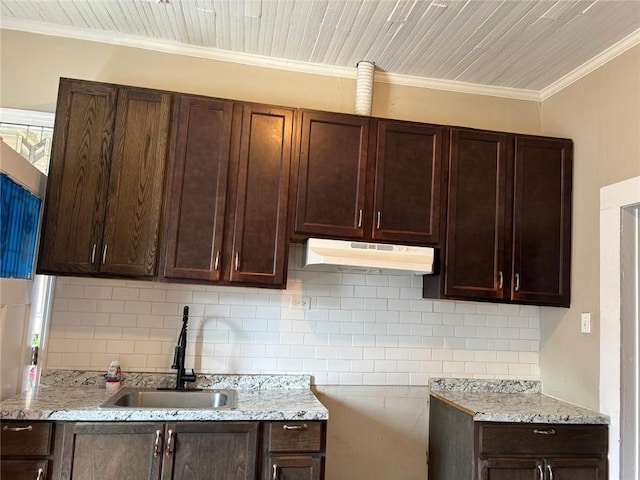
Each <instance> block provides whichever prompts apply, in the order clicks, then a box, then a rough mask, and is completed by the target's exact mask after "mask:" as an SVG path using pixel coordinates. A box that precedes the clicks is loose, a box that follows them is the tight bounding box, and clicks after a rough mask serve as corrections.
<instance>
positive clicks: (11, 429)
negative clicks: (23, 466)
mask: <svg viewBox="0 0 640 480" xmlns="http://www.w3.org/2000/svg"><path fill="white" fill-rule="evenodd" d="M52 429H53V425H52V424H51V423H48V422H45V423H39V422H2V429H1V430H2V432H1V437H0V439H1V442H0V443H2V455H3V456H5V455H49V452H50V451H51V432H52Z"/></svg>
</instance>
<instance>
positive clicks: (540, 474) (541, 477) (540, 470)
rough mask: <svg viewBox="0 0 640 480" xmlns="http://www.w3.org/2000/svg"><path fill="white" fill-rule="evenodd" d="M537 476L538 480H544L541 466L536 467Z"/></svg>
mask: <svg viewBox="0 0 640 480" xmlns="http://www.w3.org/2000/svg"><path fill="white" fill-rule="evenodd" d="M538 476H539V477H540V480H544V470H543V469H542V465H538Z"/></svg>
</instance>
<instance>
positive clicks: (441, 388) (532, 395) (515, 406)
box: [429, 378, 609, 424]
mask: <svg viewBox="0 0 640 480" xmlns="http://www.w3.org/2000/svg"><path fill="white" fill-rule="evenodd" d="M429 387H430V392H431V395H432V396H433V397H435V398H438V399H440V400H442V401H444V402H446V403H448V404H449V405H451V406H453V407H455V408H457V409H459V410H461V411H464V412H465V413H467V414H469V415H471V416H473V420H474V421H476V422H513V423H553V424H556V423H559V424H562V423H566V424H608V423H609V417H608V416H607V415H604V414H601V413H598V412H594V411H592V410H588V409H586V408H582V407H578V406H576V405H573V404H571V403H567V402H563V401H562V400H558V399H557V398H554V397H551V396H549V395H545V394H543V393H542V385H541V383H540V382H536V381H511V380H468V379H441V378H434V379H431V380H430V382H429Z"/></svg>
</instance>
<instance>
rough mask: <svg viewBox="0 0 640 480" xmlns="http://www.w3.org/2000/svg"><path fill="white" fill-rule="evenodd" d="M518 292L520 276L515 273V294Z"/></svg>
mask: <svg viewBox="0 0 640 480" xmlns="http://www.w3.org/2000/svg"><path fill="white" fill-rule="evenodd" d="M519 291H520V274H519V273H516V292H519Z"/></svg>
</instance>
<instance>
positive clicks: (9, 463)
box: [0, 460, 49, 480]
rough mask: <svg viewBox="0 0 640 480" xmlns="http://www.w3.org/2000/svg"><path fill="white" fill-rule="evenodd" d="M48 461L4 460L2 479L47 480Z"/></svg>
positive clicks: (0, 470) (0, 475)
mask: <svg viewBox="0 0 640 480" xmlns="http://www.w3.org/2000/svg"><path fill="white" fill-rule="evenodd" d="M48 470H49V461H48V460H2V464H1V465H0V478H3V479H4V478H6V479H11V480H46V479H47V478H48V476H47V473H48Z"/></svg>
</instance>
